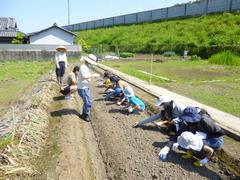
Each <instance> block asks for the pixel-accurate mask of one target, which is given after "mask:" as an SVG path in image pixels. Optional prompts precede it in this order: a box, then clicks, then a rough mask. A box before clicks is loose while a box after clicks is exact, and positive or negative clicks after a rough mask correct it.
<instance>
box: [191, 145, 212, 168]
mask: <svg viewBox="0 0 240 180" xmlns="http://www.w3.org/2000/svg"><path fill="white" fill-rule="evenodd" d="M202 151H203V152H204V153H205V154H206V157H205V158H203V159H202V160H198V161H196V162H194V165H195V166H198V167H200V166H204V165H206V164H207V163H208V161H209V160H210V158H211V157H212V155H213V151H214V150H213V149H212V148H211V147H209V146H207V145H203V149H202Z"/></svg>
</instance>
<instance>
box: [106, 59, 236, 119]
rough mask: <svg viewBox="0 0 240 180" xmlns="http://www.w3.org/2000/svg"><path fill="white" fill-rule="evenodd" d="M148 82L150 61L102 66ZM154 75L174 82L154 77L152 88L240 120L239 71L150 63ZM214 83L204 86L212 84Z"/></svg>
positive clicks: (205, 64) (188, 63)
mask: <svg viewBox="0 0 240 180" xmlns="http://www.w3.org/2000/svg"><path fill="white" fill-rule="evenodd" d="M104 64H105V65H107V66H110V67H113V68H115V69H118V70H120V71H122V72H124V73H127V74H129V75H132V76H135V77H138V78H140V79H142V80H145V81H147V82H149V80H150V78H149V75H145V74H144V73H142V72H139V71H138V70H142V71H145V72H150V61H137V62H136V61H111V62H105V63H104ZM153 74H154V75H157V76H163V77H166V78H169V79H171V80H176V82H166V81H163V80H161V79H159V78H156V77H153V78H152V82H153V83H154V84H155V85H158V86H161V87H164V88H167V89H169V90H171V91H173V92H176V93H178V94H181V95H184V96H187V97H190V98H192V99H195V100H197V101H199V102H201V103H204V104H207V105H210V106H212V107H215V108H217V109H220V110H222V111H225V112H228V113H230V114H233V115H236V116H238V117H240V106H239V105H240V104H239V102H240V93H239V92H240V76H239V75H240V67H234V66H223V65H212V64H209V63H208V62H207V61H167V62H164V63H157V62H154V63H153ZM214 80H219V81H217V82H204V81H214Z"/></svg>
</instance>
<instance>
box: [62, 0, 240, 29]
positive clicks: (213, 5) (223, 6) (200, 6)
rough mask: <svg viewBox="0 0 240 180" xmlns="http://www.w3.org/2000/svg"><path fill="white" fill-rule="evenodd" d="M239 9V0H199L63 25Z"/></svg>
mask: <svg viewBox="0 0 240 180" xmlns="http://www.w3.org/2000/svg"><path fill="white" fill-rule="evenodd" d="M236 10H240V0H203V1H201V2H195V3H187V4H181V5H176V6H172V7H168V8H162V9H155V10H151V11H143V12H138V13H133V14H127V15H122V16H116V17H111V18H106V19H100V20H96V21H94V22H95V26H86V25H85V24H86V23H87V22H83V23H80V26H73V25H69V26H63V27H64V28H66V29H68V30H70V31H72V30H76V28H77V27H78V28H79V29H77V30H86V29H95V28H102V27H110V26H114V25H122V24H136V23H144V22H153V21H160V20H164V19H171V18H178V17H186V16H199V15H204V14H207V13H216V12H225V11H236Z"/></svg>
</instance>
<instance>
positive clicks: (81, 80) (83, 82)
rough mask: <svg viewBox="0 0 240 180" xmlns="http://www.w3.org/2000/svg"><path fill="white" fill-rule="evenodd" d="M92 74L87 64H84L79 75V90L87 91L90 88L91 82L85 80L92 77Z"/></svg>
mask: <svg viewBox="0 0 240 180" xmlns="http://www.w3.org/2000/svg"><path fill="white" fill-rule="evenodd" d="M91 75H92V73H91V72H90V69H89V67H88V66H87V65H86V64H82V65H81V66H80V71H79V74H78V83H77V86H78V89H86V88H89V87H90V80H87V79H84V78H87V77H89V76H91Z"/></svg>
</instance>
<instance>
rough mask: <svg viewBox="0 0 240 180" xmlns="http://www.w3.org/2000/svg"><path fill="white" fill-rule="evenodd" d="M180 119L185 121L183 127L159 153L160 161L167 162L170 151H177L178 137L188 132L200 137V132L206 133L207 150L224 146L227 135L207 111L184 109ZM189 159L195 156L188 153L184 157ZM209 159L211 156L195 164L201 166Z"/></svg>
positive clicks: (205, 143) (192, 108) (194, 108)
mask: <svg viewBox="0 0 240 180" xmlns="http://www.w3.org/2000/svg"><path fill="white" fill-rule="evenodd" d="M180 119H181V120H183V124H182V125H181V127H180V129H179V131H178V132H177V133H176V135H174V136H173V137H171V138H170V141H168V142H167V144H166V145H165V146H164V148H163V149H161V151H160V153H159V156H160V159H162V160H165V159H166V158H167V154H168V152H169V151H170V149H173V150H174V149H176V143H175V142H178V137H179V136H180V135H181V134H182V133H183V132H186V131H189V132H192V133H193V134H196V135H197V134H198V135H199V132H201V133H204V134H205V136H202V137H203V138H202V140H203V142H204V145H207V146H208V147H206V148H207V149H209V147H210V148H211V149H212V151H213V150H217V149H220V148H221V146H222V145H223V143H224V140H223V136H224V135H225V132H224V130H223V129H221V127H219V126H218V125H217V124H216V123H215V122H214V120H213V119H212V118H211V116H210V115H209V114H208V113H207V111H205V112H204V111H200V112H198V109H197V108H196V107H191V106H189V107H187V108H185V109H184V111H183V114H182V115H181V116H180ZM189 141H190V140H189ZM208 151H210V150H208ZM209 154H210V152H209ZM188 157H189V158H191V157H193V154H192V153H191V152H187V154H186V156H183V158H188ZM209 157H210V156H208V158H207V159H205V158H204V159H202V161H199V164H198V163H195V165H196V166H201V165H204V164H206V163H207V162H208V161H209Z"/></svg>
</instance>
